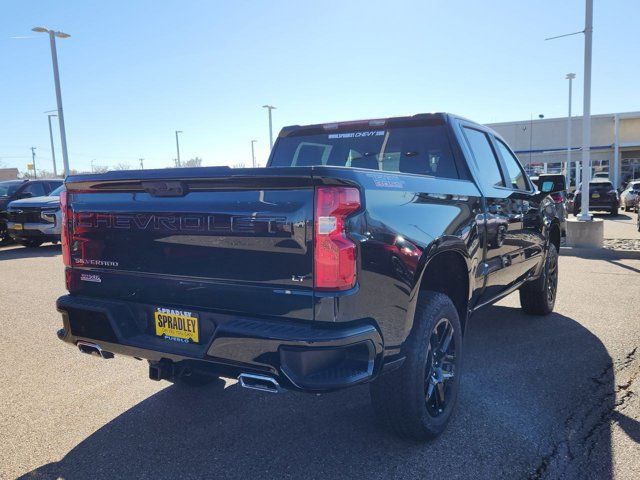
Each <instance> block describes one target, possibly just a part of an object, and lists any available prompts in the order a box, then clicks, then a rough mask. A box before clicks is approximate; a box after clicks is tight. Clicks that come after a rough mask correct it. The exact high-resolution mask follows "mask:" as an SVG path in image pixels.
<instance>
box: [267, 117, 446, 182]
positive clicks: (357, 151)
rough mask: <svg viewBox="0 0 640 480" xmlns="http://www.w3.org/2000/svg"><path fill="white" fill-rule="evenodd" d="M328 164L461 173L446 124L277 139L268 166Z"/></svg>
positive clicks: (430, 172) (331, 132)
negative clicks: (457, 167) (454, 158)
mask: <svg viewBox="0 0 640 480" xmlns="http://www.w3.org/2000/svg"><path fill="white" fill-rule="evenodd" d="M312 165H327V166H340V167H353V168H367V169H371V170H383V171H387V172H405V173H417V174H422V175H432V176H436V177H445V178H458V171H457V170H456V166H455V163H454V160H453V154H452V152H451V147H450V145H449V141H448V138H447V133H446V130H445V128H444V125H440V124H439V125H431V126H417V127H390V128H387V129H380V128H375V127H368V129H367V130H356V129H355V128H354V130H350V131H346V130H341V131H335V130H334V131H327V132H326V133H318V134H313V135H295V134H293V135H292V136H289V137H283V138H280V139H278V143H277V144H276V148H275V150H274V153H273V158H272V160H271V163H270V166H272V167H309V166H312Z"/></svg>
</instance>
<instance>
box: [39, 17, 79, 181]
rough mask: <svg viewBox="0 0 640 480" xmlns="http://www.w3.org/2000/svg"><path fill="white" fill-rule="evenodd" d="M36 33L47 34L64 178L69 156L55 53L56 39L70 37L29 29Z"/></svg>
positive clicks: (44, 30) (67, 173) (41, 29)
mask: <svg viewBox="0 0 640 480" xmlns="http://www.w3.org/2000/svg"><path fill="white" fill-rule="evenodd" d="M31 31H33V32H37V33H47V34H49V44H50V46H51V63H53V81H54V83H55V87H56V102H57V104H58V123H59V125H60V143H61V145H62V163H63V165H64V176H67V175H69V156H68V155H67V133H66V131H65V128H64V113H63V111H62V93H61V90H60V72H59V70H58V52H57V51H56V37H58V38H69V37H70V36H71V35H69V34H67V33H63V32H56V31H55V30H49V29H47V28H44V27H34V28H32V29H31ZM54 165H55V164H54Z"/></svg>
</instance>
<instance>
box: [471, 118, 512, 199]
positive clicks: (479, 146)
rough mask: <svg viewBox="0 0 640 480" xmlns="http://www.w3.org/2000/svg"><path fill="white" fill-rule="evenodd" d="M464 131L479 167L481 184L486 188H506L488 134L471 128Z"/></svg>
mask: <svg viewBox="0 0 640 480" xmlns="http://www.w3.org/2000/svg"><path fill="white" fill-rule="evenodd" d="M463 130H464V134H465V136H466V137H467V142H468V143H469V148H471V153H473V157H474V158H475V161H476V164H477V166H478V175H479V177H480V178H479V180H480V183H481V184H482V185H483V186H485V187H504V186H505V185H504V180H503V179H502V173H500V168H499V166H498V159H497V158H496V156H495V154H494V153H493V148H492V147H491V144H490V143H489V137H487V134H486V133H484V132H482V131H480V130H476V129H475V128H471V127H464V128H463Z"/></svg>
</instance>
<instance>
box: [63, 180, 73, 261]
mask: <svg viewBox="0 0 640 480" xmlns="http://www.w3.org/2000/svg"><path fill="white" fill-rule="evenodd" d="M68 195H69V193H68V192H67V191H66V190H65V191H63V192H60V211H61V213H62V226H61V229H60V243H62V261H63V262H64V264H65V266H67V267H70V266H71V232H70V231H69V230H70V229H71V222H72V220H73V214H72V212H71V206H70V205H69V197H68Z"/></svg>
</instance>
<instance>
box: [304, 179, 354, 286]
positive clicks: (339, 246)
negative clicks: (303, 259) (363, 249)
mask: <svg viewBox="0 0 640 480" xmlns="http://www.w3.org/2000/svg"><path fill="white" fill-rule="evenodd" d="M315 202H316V203H315V205H316V207H315V217H314V220H315V221H314V224H315V225H314V230H315V231H314V249H315V250H314V251H315V254H314V267H315V268H314V270H315V271H314V287H315V288H317V289H319V290H348V289H349V288H351V287H353V286H354V285H355V282H356V246H355V244H354V243H353V242H352V241H351V240H350V239H349V238H348V237H347V235H346V233H345V228H344V227H345V219H346V217H347V216H348V215H350V214H351V213H353V212H355V211H356V210H358V209H359V208H360V192H359V191H358V189H357V188H353V187H318V188H316V199H315Z"/></svg>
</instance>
